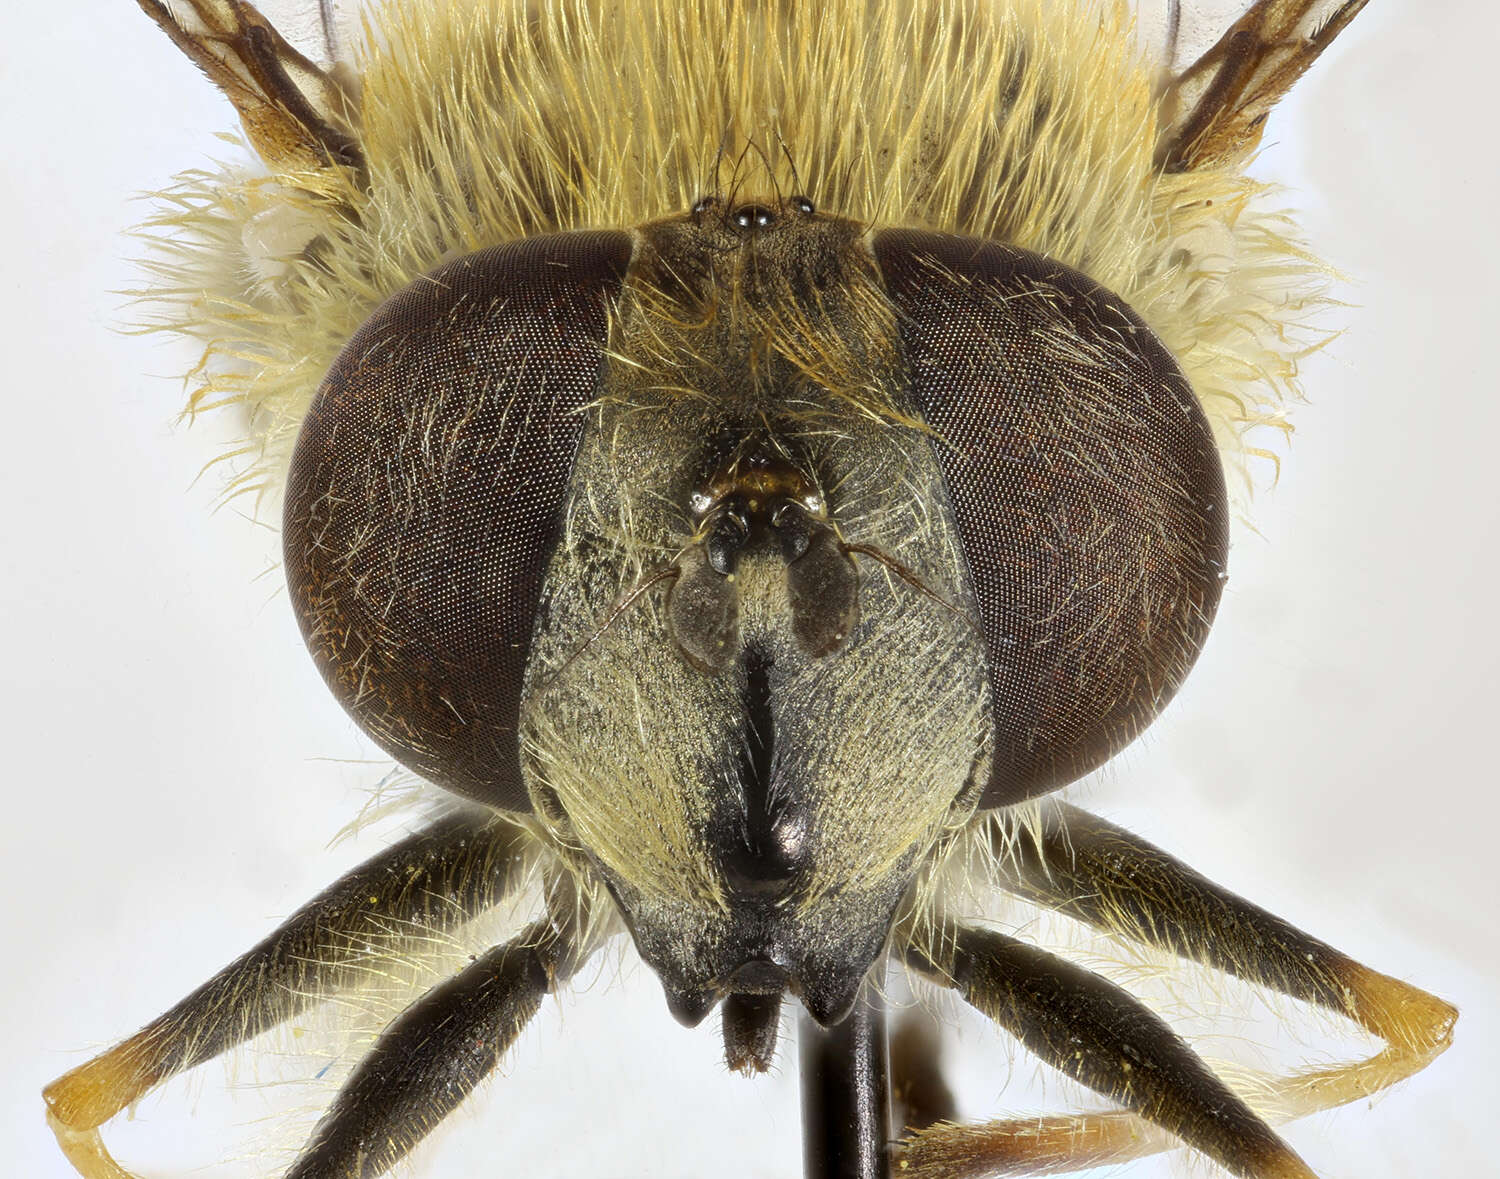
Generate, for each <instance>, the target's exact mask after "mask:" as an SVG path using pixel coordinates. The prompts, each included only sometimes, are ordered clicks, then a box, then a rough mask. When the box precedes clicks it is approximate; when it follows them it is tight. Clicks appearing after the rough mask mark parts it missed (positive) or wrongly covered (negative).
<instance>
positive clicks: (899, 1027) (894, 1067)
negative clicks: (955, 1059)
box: [890, 1007, 958, 1134]
mask: <svg viewBox="0 0 1500 1179" xmlns="http://www.w3.org/2000/svg"><path fill="white" fill-rule="evenodd" d="M942 1054H943V1043H942V1038H941V1037H940V1036H939V1035H938V1025H937V1021H936V1020H934V1019H933V1018H932V1017H931V1016H930V1015H928V1014H927V1013H926V1012H925V1011H922V1010H921V1009H919V1008H915V1007H914V1008H909V1009H908V1010H906V1011H903V1012H902V1013H901V1015H900V1017H899V1018H898V1019H897V1021H896V1030H895V1031H894V1032H892V1033H891V1052H890V1055H891V1104H892V1106H893V1107H894V1114H895V1124H896V1126H897V1128H898V1129H899V1130H900V1131H901V1132H902V1133H907V1134H910V1133H912V1132H913V1131H916V1130H925V1129H926V1128H927V1127H928V1126H931V1125H935V1124H936V1123H938V1122H951V1121H954V1120H955V1119H957V1117H958V1103H957V1102H956V1101H955V1100H954V1098H953V1090H952V1089H951V1088H949V1086H948V1082H947V1081H946V1080H945V1079H944V1078H943V1055H942Z"/></svg>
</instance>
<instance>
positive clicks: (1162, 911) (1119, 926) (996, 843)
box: [904, 804, 1458, 1175]
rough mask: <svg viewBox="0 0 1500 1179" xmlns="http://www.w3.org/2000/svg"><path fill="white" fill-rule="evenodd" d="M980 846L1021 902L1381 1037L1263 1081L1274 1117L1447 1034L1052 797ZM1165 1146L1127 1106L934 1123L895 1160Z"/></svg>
mask: <svg viewBox="0 0 1500 1179" xmlns="http://www.w3.org/2000/svg"><path fill="white" fill-rule="evenodd" d="M992 840H993V850H994V852H995V856H996V861H997V862H998V863H999V864H1000V865H1001V866H1002V868H1003V869H1004V870H1005V871H1006V873H1007V877H1008V878H1007V879H1005V880H1003V881H1002V883H1003V884H1004V886H1005V887H1006V888H1008V889H1010V890H1011V891H1013V892H1016V893H1017V894H1019V895H1021V896H1024V897H1026V898H1027V899H1028V900H1032V901H1035V902H1037V903H1038V904H1041V905H1045V906H1046V907H1048V908H1050V909H1054V910H1056V911H1057V912H1060V913H1063V914H1065V915H1066V916H1069V917H1073V918H1076V919H1078V920H1080V921H1084V922H1087V923H1088V924H1091V925H1095V926H1099V927H1101V928H1104V929H1107V930H1109V931H1110V932H1111V933H1114V934H1116V935H1118V936H1120V937H1124V938H1127V939H1129V940H1131V941H1135V942H1140V943H1143V944H1145V945H1149V946H1154V947H1156V948H1158V949H1166V950H1170V951H1172V952H1173V953H1175V954H1178V955H1180V956H1181V957H1184V958H1187V959H1189V960H1191V961H1194V962H1199V963H1202V964H1203V965H1206V966H1211V967H1213V968H1214V969H1217V970H1222V971H1224V972H1225V973H1226V974H1232V975H1235V976H1236V977H1238V978H1243V979H1245V980H1247V981H1248V982H1252V983H1255V984H1257V985H1259V986H1264V987H1268V988H1270V989H1272V990H1275V991H1279V992H1280V993H1282V994H1284V995H1289V996H1291V997H1293V998H1296V999H1299V1000H1301V1001H1303V1002H1307V1003H1314V1004H1317V1005H1318V1006H1321V1007H1324V1008H1327V1009H1329V1010H1331V1011H1335V1012H1338V1013H1339V1014H1341V1015H1344V1016H1346V1017H1347V1018H1349V1019H1351V1020H1353V1021H1354V1022H1355V1023H1357V1024H1359V1026H1361V1027H1362V1028H1364V1029H1366V1030H1367V1031H1369V1032H1372V1033H1374V1034H1375V1035H1377V1036H1380V1037H1381V1038H1382V1039H1384V1040H1385V1041H1386V1043H1387V1047H1386V1048H1385V1049H1384V1050H1383V1051H1381V1052H1378V1053H1376V1054H1375V1055H1374V1056H1372V1057H1370V1058H1368V1059H1366V1060H1363V1061H1358V1062H1355V1063H1353V1064H1348V1065H1343V1066H1338V1067H1334V1068H1321V1069H1313V1070H1309V1071H1307V1072H1303V1073H1300V1074H1297V1075H1295V1076H1290V1077H1281V1078H1273V1079H1270V1080H1269V1081H1268V1082H1267V1083H1266V1085H1265V1088H1264V1091H1263V1092H1262V1093H1261V1095H1260V1097H1261V1099H1263V1100H1264V1102H1265V1105H1266V1107H1267V1108H1268V1110H1269V1111H1270V1112H1271V1116H1272V1118H1273V1120H1275V1121H1290V1120H1292V1119H1294V1118H1298V1117H1302V1116H1304V1115H1306V1114H1310V1113H1315V1112H1317V1111H1318V1110H1323V1109H1331V1108H1333V1107H1335V1106H1338V1105H1343V1104H1346V1103H1347V1102H1350V1101H1354V1100H1356V1099H1358V1098H1361V1097H1366V1096H1369V1095H1371V1094H1373V1093H1376V1092H1378V1091H1379V1090H1381V1089H1384V1088H1386V1087H1387V1086H1389V1085H1393V1084H1395V1083H1396V1082H1398V1081H1400V1080H1402V1079H1404V1078H1406V1077H1409V1076H1411V1075H1412V1074H1413V1073H1416V1072H1419V1071H1420V1070H1421V1069H1422V1068H1424V1067H1426V1065H1427V1064H1428V1063H1429V1062H1430V1061H1431V1060H1432V1059H1433V1058H1434V1057H1436V1056H1438V1055H1439V1054H1440V1053H1442V1052H1443V1050H1444V1049H1446V1048H1447V1047H1448V1045H1449V1043H1450V1042H1451V1040H1452V1036H1453V1024H1454V1021H1455V1020H1456V1019H1457V1018H1458V1012H1457V1011H1455V1010H1454V1008H1453V1007H1452V1006H1451V1005H1449V1004H1448V1003H1445V1002H1443V1001H1442V1000H1441V999H1438V998H1436V997H1435V996H1433V995H1429V994H1427V993H1426V992H1425V991H1421V990H1418V989H1417V988H1416V987H1412V986H1409V985H1408V984H1406V983H1403V982H1400V981H1399V980H1397V979H1394V978H1390V977H1388V976H1386V975H1383V974H1380V973H1378V972H1376V971H1374V970H1371V969H1370V968H1369V967H1366V966H1363V965H1361V964H1360V963H1358V962H1356V961H1354V960H1353V959H1352V958H1349V957H1348V956H1346V955H1344V954H1341V953H1339V952H1338V951H1337V950H1335V949H1334V948H1333V947H1331V946H1329V945H1327V944H1326V943H1324V942H1321V941H1318V940H1317V939H1316V938H1313V937H1310V936H1308V935H1307V934H1305V933H1303V932H1302V931H1301V930H1299V929H1297V928H1296V927H1295V926H1293V925H1291V924H1290V923H1289V922H1286V921H1283V920H1282V919H1281V918H1279V917H1277V916H1275V915H1274V914H1271V913H1268V912H1266V911H1265V910H1264V909H1261V908H1259V907H1258V906H1256V905H1252V904H1251V903H1250V902H1248V901H1246V900H1243V899H1241V898H1240V897H1237V896H1235V895H1234V894H1233V893H1231V892H1229V891H1228V890H1227V889H1224V888H1221V887H1220V886H1219V885H1217V884H1214V883H1213V882H1212V881H1211V880H1208V879H1207V878H1206V877H1204V876H1202V875H1200V874H1199V873H1198V872H1195V871H1194V870H1193V869H1192V868H1189V867H1188V866H1187V865H1186V864H1183V863H1182V862H1181V861H1179V860H1177V859H1175V858H1174V857H1172V856H1170V855H1168V854H1167V853H1166V852H1164V851H1162V850H1161V849H1160V848H1157V847H1154V846H1153V845H1152V844H1150V843H1148V842H1146V841H1145V840H1144V839H1141V838H1140V837H1139V836H1136V835H1132V834H1131V833H1130V832H1128V831H1126V830H1124V829H1122V828H1120V827H1116V826H1115V825H1114V824H1112V823H1108V822H1105V821H1104V820H1103V819H1100V818H1097V817H1096V816H1094V815H1090V814H1089V813H1087V812H1086V811H1081V810H1079V809H1078V808H1076V807H1071V806H1067V805H1065V804H1059V805H1056V806H1055V807H1052V808H1049V809H1048V810H1047V811H1045V812H1044V817H1043V823H1042V826H1041V828H1040V830H1039V831H1037V832H1036V833H1035V835H1034V838H1033V836H1032V833H1030V832H1027V833H1025V834H1020V835H1018V834H1017V833H1013V832H1009V831H1007V830H1006V828H1004V827H1002V826H996V827H995V828H993V834H992ZM1175 1145H1177V1144H1176V1143H1174V1142H1173V1141H1172V1140H1171V1139H1170V1138H1166V1137H1164V1136H1162V1135H1161V1134H1160V1132H1159V1131H1154V1130H1153V1129H1152V1128H1151V1127H1149V1126H1148V1125H1146V1123H1144V1122H1142V1121H1141V1120H1140V1119H1139V1118H1137V1117H1135V1116H1134V1115H1131V1114H1128V1113H1117V1114H1064V1115H1057V1116H1050V1117H1044V1118H1031V1119H1024V1120H1013V1121H1001V1122H993V1123H990V1124H987V1125H983V1126H937V1127H934V1128H932V1129H931V1130H928V1131H926V1132H924V1133H922V1134H919V1135H918V1136H916V1137H915V1138H914V1139H912V1140H911V1142H910V1143H909V1144H908V1145H907V1148H906V1151H905V1155H904V1157H906V1158H907V1159H909V1160H910V1161H911V1163H912V1165H913V1169H914V1170H915V1171H916V1173H917V1174H922V1173H923V1172H922V1167H923V1166H930V1167H932V1168H934V1169H936V1168H937V1166H938V1161H939V1160H947V1159H955V1160H966V1161H967V1162H968V1163H969V1165H971V1166H974V1167H978V1166H979V1163H978V1160H981V1159H983V1160H994V1159H1001V1160H1005V1159H1010V1158H1012V1157H1015V1158H1021V1157H1023V1156H1024V1157H1025V1158H1027V1159H1029V1160H1030V1161H1031V1169H1030V1170H1027V1171H1025V1172H1024V1173H1028V1174H1047V1173H1051V1172H1052V1171H1054V1170H1055V1171H1067V1170H1075V1169H1078V1168H1081V1167H1086V1166H1098V1165H1103V1164H1105V1163H1113V1162H1120V1161H1122V1160H1124V1159H1127V1158H1133V1157H1139V1156H1141V1155H1145V1154H1150V1153H1153V1152H1155V1151H1159V1150H1167V1149H1170V1148H1172V1147H1173V1146H1175ZM989 1165H990V1163H989V1162H988V1161H987V1162H986V1163H985V1167H989ZM956 1166H957V1164H955V1167H956ZM940 1173H943V1174H948V1173H950V1172H947V1171H943V1172H940ZM951 1173H952V1174H954V1175H957V1174H964V1173H973V1174H981V1173H982V1174H990V1173H995V1174H1004V1173H1007V1172H1005V1171H1004V1170H1003V1169H1000V1170H990V1169H975V1170H973V1171H972V1172H965V1171H962V1170H960V1169H954V1170H952V1171H951Z"/></svg>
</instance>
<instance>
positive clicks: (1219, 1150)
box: [900, 925, 1313, 1179]
mask: <svg viewBox="0 0 1500 1179" xmlns="http://www.w3.org/2000/svg"><path fill="white" fill-rule="evenodd" d="M906 960H907V963H908V965H910V966H912V967H913V968H915V969H916V970H918V971H919V972H921V973H922V974H924V975H926V976H927V977H929V978H931V979H932V980H933V981H935V982H938V983H939V984H941V985H945V986H948V987H951V988H953V989H954V990H956V991H957V992H958V993H959V994H960V995H962V996H963V998H964V999H966V1000H967V1001H968V1002H969V1003H970V1004H971V1005H973V1006H974V1007H975V1008H976V1009H977V1010H979V1011H980V1012H982V1013H983V1014H985V1015H987V1016H989V1018H990V1019H992V1020H994V1021H995V1023H996V1024H998V1025H999V1026H1000V1027H1002V1028H1004V1029H1005V1030H1006V1031H1008V1032H1010V1033H1011V1034H1012V1035H1014V1036H1015V1037H1016V1038H1017V1039H1018V1040H1020V1042H1021V1043H1022V1044H1023V1045H1024V1046H1025V1047H1026V1048H1027V1049H1028V1050H1029V1051H1030V1052H1032V1053H1033V1054H1035V1055H1036V1056H1038V1057H1039V1058H1040V1059H1042V1060H1043V1061H1045V1062H1046V1063H1047V1064H1050V1065H1051V1066H1052V1067H1054V1068H1056V1069H1057V1070H1058V1071H1059V1072H1062V1073H1063V1074H1065V1075H1066V1076H1069V1077H1071V1078H1072V1079H1073V1080H1075V1081H1078V1082H1079V1083H1081V1084H1083V1085H1086V1086H1088V1087H1089V1088H1090V1089H1093V1090H1095V1091H1096V1092H1098V1093H1101V1094H1103V1095H1104V1096H1106V1097H1108V1098H1109V1099H1110V1100H1112V1101H1115V1102H1117V1103H1119V1104H1120V1105H1122V1106H1124V1107H1125V1108H1126V1109H1128V1110H1130V1111H1132V1112H1133V1113H1135V1114H1137V1115H1139V1117H1140V1118H1142V1119H1145V1120H1146V1121H1148V1122H1150V1123H1152V1124H1154V1125H1156V1126H1159V1127H1160V1128H1161V1129H1163V1130H1165V1131H1167V1132H1168V1133H1169V1134H1171V1135H1172V1136H1174V1137H1175V1138H1178V1139H1180V1140H1181V1141H1182V1142H1183V1143H1184V1144H1185V1145H1188V1146H1191V1147H1193V1148H1194V1149H1195V1150H1199V1151H1201V1152H1203V1153H1204V1154H1205V1155H1207V1156H1208V1157H1209V1158H1212V1159H1213V1160H1214V1161H1215V1162H1217V1163H1219V1164H1221V1165H1222V1166H1224V1167H1226V1168H1227V1169H1228V1170H1229V1171H1230V1172H1232V1173H1233V1174H1235V1175H1238V1176H1242V1177H1244V1179H1313V1172H1312V1171H1311V1170H1310V1169H1309V1168H1308V1166H1307V1164H1306V1163H1304V1162H1303V1161H1302V1160H1301V1159H1300V1158H1298V1157H1297V1155H1296V1154H1295V1153H1294V1152H1293V1151H1292V1149H1291V1148H1290V1147H1289V1146H1287V1145H1286V1143H1284V1142H1282V1141H1281V1139H1280V1138H1278V1137H1277V1136H1276V1134H1275V1132H1274V1131H1273V1130H1271V1128H1270V1127H1269V1126H1267V1125H1266V1123H1265V1122H1264V1121H1262V1120H1261V1118H1260V1117H1259V1116H1258V1115H1257V1114H1256V1113H1255V1112H1254V1111H1253V1110H1251V1109H1250V1107H1249V1106H1248V1105H1246V1104H1245V1102H1244V1101H1242V1100H1241V1099H1240V1098H1239V1097H1238V1096H1236V1095H1235V1093H1234V1092H1233V1091H1232V1090H1231V1089H1230V1088H1229V1087H1228V1086H1227V1085H1226V1084H1225V1083H1224V1082H1223V1081H1221V1080H1220V1079H1219V1078H1218V1077H1217V1076H1216V1075H1215V1074H1214V1073H1213V1071H1212V1070H1211V1069H1210V1068H1209V1067H1208V1066H1207V1065H1206V1064H1205V1063H1204V1062H1203V1061H1202V1060H1200V1059H1199V1058H1198V1056H1197V1055H1196V1054H1195V1053H1194V1052H1193V1050H1192V1049H1191V1048H1190V1047H1189V1046H1188V1045H1187V1044H1186V1043H1185V1042H1184V1041H1183V1040H1182V1039H1181V1037H1179V1036H1178V1035H1177V1034H1176V1033H1175V1032H1174V1031H1172V1029H1171V1028H1170V1027H1168V1026H1167V1024H1166V1023H1165V1021H1163V1020H1162V1019H1161V1018H1160V1017H1159V1016H1157V1015H1156V1014H1154V1013H1153V1012H1152V1011H1150V1010H1149V1009H1148V1008H1147V1007H1146V1006H1145V1005H1144V1004H1143V1003H1141V1002H1140V1001H1139V1000H1137V999H1135V998H1134V997H1133V996H1131V995H1130V994H1129V993H1128V992H1126V991H1124V990H1123V989H1121V988H1120V987H1117V986H1115V985H1114V984H1113V983H1111V982H1108V981H1107V980H1105V979H1103V978H1101V977H1100V976H1098V975H1096V974H1093V973H1091V972H1089V971H1087V970H1085V969H1083V968H1082V967H1080V966H1075V965H1073V964H1072V963H1070V962H1066V961H1064V960H1063V959H1061V958H1058V957H1056V956H1054V955H1052V954H1049V953H1047V952H1046V951H1044V950H1040V949H1038V948H1036V947H1035V946H1029V945H1027V944H1025V943H1024V942H1021V941H1017V940H1016V939H1015V938H1011V937H1006V936H1005V935H1004V934H1000V933H995V932H993V931H990V930H983V929H977V928H973V927H970V926H962V925H948V926H946V927H942V928H939V929H936V930H934V931H932V932H931V933H930V934H929V935H928V936H925V937H923V938H921V939H920V940H917V941H914V942H913V943H912V945H911V946H910V947H909V948H908V950H907V952H906ZM1064 1125H1065V1123H1064ZM1120 1128H1121V1129H1124V1130H1127V1131H1129V1130H1131V1129H1132V1126H1131V1124H1130V1123H1121V1124H1120ZM954 1129H955V1130H957V1131H958V1133H957V1134H956V1135H951V1136H949V1138H948V1140H947V1143H946V1146H947V1148H948V1151H949V1153H950V1155H952V1154H956V1157H955V1158H953V1159H952V1160H951V1162H952V1163H956V1164H958V1166H957V1168H955V1167H954V1166H952V1165H948V1164H944V1165H945V1166H947V1167H948V1169H946V1170H945V1169H943V1167H942V1166H939V1165H938V1160H937V1159H936V1158H935V1157H934V1156H933V1152H932V1151H931V1150H930V1149H924V1146H925V1147H926V1148H930V1147H931V1146H932V1145H933V1144H934V1142H935V1141H936V1140H934V1139H933V1138H932V1137H931V1133H932V1132H929V1134H923V1135H919V1136H918V1137H917V1138H916V1139H915V1140H914V1142H913V1143H911V1144H910V1145H909V1146H908V1147H907V1149H906V1151H905V1152H904V1153H903V1155H902V1158H901V1161H900V1167H901V1169H902V1170H903V1172H904V1173H909V1174H913V1175H919V1176H922V1177H923V1179H929V1177H931V1179H936V1177H937V1176H944V1177H945V1179H946V1177H947V1176H950V1175H961V1174H1005V1173H1007V1167H1008V1168H1009V1173H1011V1174H1036V1173H1038V1169H1037V1167H1036V1166H1034V1165H1033V1164H1034V1163H1036V1162H1037V1161H1038V1160H1037V1159H1036V1158H1035V1144H1028V1143H1026V1142H1024V1141H1023V1142H1019V1143H1014V1144H1012V1145H1013V1148H1014V1149H1013V1150H1012V1151H1011V1156H1010V1157H1009V1158H1008V1157H1007V1156H1005V1155H1002V1156H1000V1158H999V1160H998V1162H999V1163H1000V1164H1001V1165H998V1166H997V1165H996V1162H997V1160H996V1158H995V1157H994V1155H993V1154H992V1153H986V1151H985V1149H984V1145H985V1144H984V1143H983V1141H982V1140H980V1139H977V1138H974V1137H970V1136H966V1135H965V1134H964V1130H966V1129H967V1128H965V1127H955V1128H954ZM1083 1129H1085V1130H1088V1129H1089V1127H1083ZM1065 1145H1066V1144H1065ZM1012 1159H1013V1160H1014V1164H1013V1165H1012V1162H1011V1160H1012ZM1064 1161H1065V1162H1066V1166H1064V1167H1062V1168H1061V1169H1076V1168H1078V1167H1082V1166H1087V1165H1089V1163H1088V1160H1087V1159H1084V1160H1081V1161H1080V1160H1078V1159H1077V1158H1076V1157H1075V1158H1074V1159H1073V1160H1072V1161H1070V1162H1068V1161H1067V1160H1066V1158H1065V1159H1064ZM965 1168H967V1169H965ZM1042 1173H1045V1172H1042Z"/></svg>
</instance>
